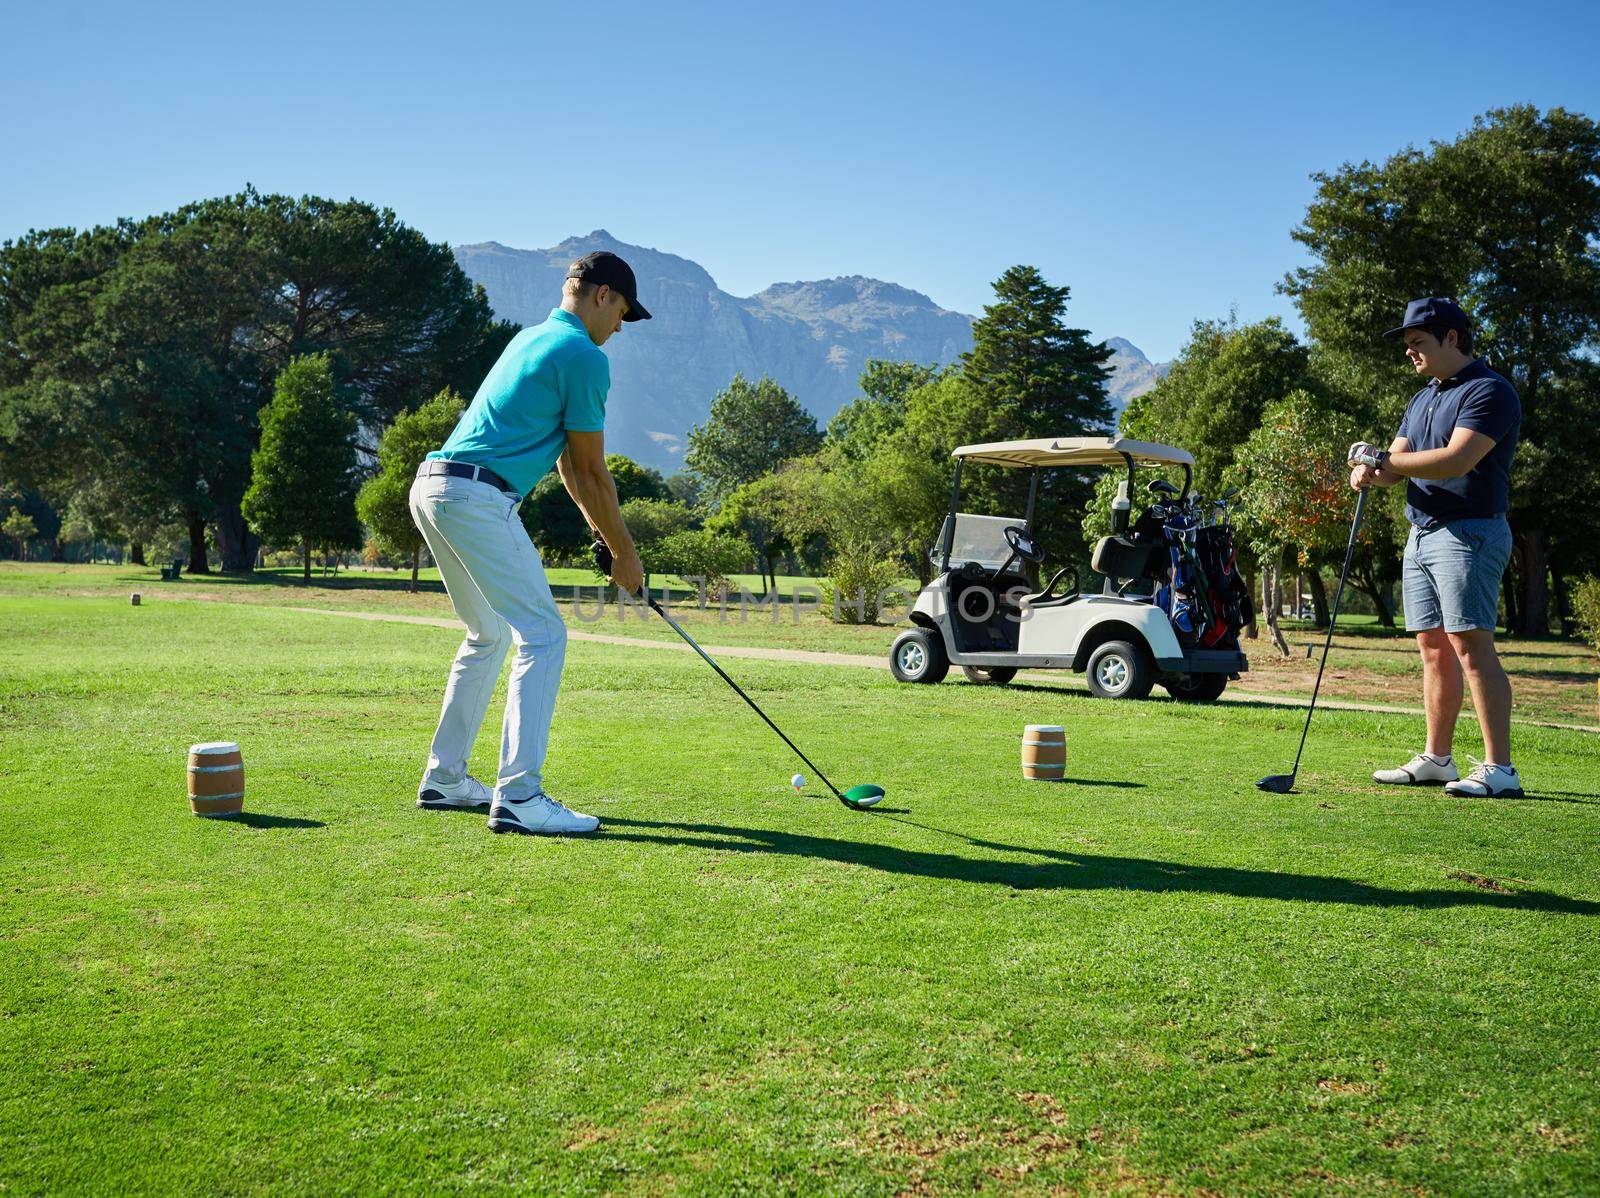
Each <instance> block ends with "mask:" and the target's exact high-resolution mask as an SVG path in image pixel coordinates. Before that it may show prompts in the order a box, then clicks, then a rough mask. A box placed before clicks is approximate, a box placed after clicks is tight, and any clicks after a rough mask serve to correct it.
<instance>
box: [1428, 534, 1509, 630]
mask: <svg viewBox="0 0 1600 1198" xmlns="http://www.w3.org/2000/svg"><path fill="white" fill-rule="evenodd" d="M1510 560H1511V526H1510V525H1509V524H1507V523H1506V518H1505V517H1504V516H1490V517H1488V518H1486V519H1480V520H1453V521H1451V522H1450V523H1449V524H1441V525H1438V526H1437V527H1435V528H1427V529H1423V528H1417V527H1416V526H1415V525H1413V526H1412V529H1411V535H1410V536H1409V537H1407V538H1406V556H1405V573H1404V583H1403V586H1402V592H1403V594H1404V596H1405V605H1406V631H1407V632H1422V631H1425V630H1426V629H1429V628H1443V629H1444V630H1445V631H1446V632H1466V631H1468V630H1469V629H1472V628H1487V629H1488V630H1489V631H1491V632H1493V631H1494V626H1495V624H1496V623H1497V621H1498V610H1499V606H1498V605H1499V600H1500V576H1501V575H1502V574H1504V573H1505V572H1506V563H1507V562H1508V561H1510Z"/></svg>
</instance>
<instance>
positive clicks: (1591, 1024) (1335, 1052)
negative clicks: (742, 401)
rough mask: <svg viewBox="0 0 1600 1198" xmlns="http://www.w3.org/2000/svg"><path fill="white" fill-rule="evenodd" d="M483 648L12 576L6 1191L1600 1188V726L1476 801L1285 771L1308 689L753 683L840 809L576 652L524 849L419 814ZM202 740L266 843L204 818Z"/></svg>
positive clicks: (1528, 741) (1391, 750)
mask: <svg viewBox="0 0 1600 1198" xmlns="http://www.w3.org/2000/svg"><path fill="white" fill-rule="evenodd" d="M455 643H456V635H455V634H454V633H452V632H450V631H448V630H445V629H436V628H430V627H426V626H415V625H398V624H384V623H370V622H364V621H351V620H346V619H338V618H334V617H325V616H317V615H306V614H301V613H298V612H292V611H286V610H283V609H282V608H281V607H275V606H270V605H224V604H199V603H196V604H177V603H152V604H151V605H149V606H145V607H141V608H137V609H136V608H132V607H130V606H128V604H127V602H126V600H125V599H120V598H110V597H84V598H66V597H63V596H61V595H59V594H53V593H47V592H44V591H41V592H40V593H35V594H32V595H24V596H16V595H13V596H11V597H6V598H0V651H3V653H4V655H5V656H4V660H5V662H6V668H5V670H4V671H3V674H0V838H3V839H0V843H3V844H4V845H5V849H4V851H3V852H0V895H4V899H3V901H0V939H3V941H4V944H3V948H0V1077H4V1078H5V1079H6V1083H5V1085H4V1086H0V1193H7V1194H11V1193H17V1194H31V1193H43V1192H53V1193H72V1194H80V1193H119V1194H131V1193H156V1192H207V1193H218V1194H247V1193H269V1192H270V1193H274V1194H277V1193H294V1194H311V1195H321V1194H330V1193H354V1192H363V1193H366V1192H384V1193H416V1194H435V1193H465V1192H539V1193H561V1194H565V1193H571V1194H598V1193H623V1194H632V1193H662V1192H672V1191H681V1192H685V1193H697V1194H726V1193H733V1192H741V1191H746V1192H757V1193H778V1192H818V1193H821V1192H826V1193H847V1194H849V1193H854V1194H873V1195H878V1194H882V1195H889V1194H897V1193H905V1192H912V1193H923V1194H932V1193H950V1194H953V1193H963V1192H970V1191H972V1190H974V1189H980V1188H990V1189H996V1190H998V1189H1002V1188H1004V1189H1013V1190H1017V1191H1020V1192H1035V1193H1045V1192H1048V1191H1049V1190H1051V1189H1052V1187H1063V1188H1064V1189H1065V1190H1066V1191H1067V1192H1078V1191H1088V1192H1102V1191H1103V1192H1123V1193H1143V1194H1158V1193H1159V1194H1197V1195H1198V1194H1204V1193H1227V1194H1281V1193H1284V1192H1291V1191H1292V1192H1295V1193H1311V1194H1320V1193H1327V1194H1335V1193H1338V1194H1343V1193H1351V1192H1357V1193H1380V1192H1411V1193H1427V1194H1433V1193H1450V1194H1486V1195H1487V1194H1504V1193H1535V1192H1547V1193H1579V1192H1593V1191H1594V1190H1595V1189H1596V1188H1597V1187H1600V1152H1597V1143H1596V1136H1597V1134H1600V1133H1597V1132H1596V1128H1597V1126H1600V1086H1597V1084H1596V1083H1597V1068H1600V1061H1597V1057H1596V1047H1595V1046H1596V1044H1597V1042H1600V1014H1597V1012H1600V985H1597V981H1596V979H1597V978H1600V935H1597V934H1596V933H1597V930H1600V868H1597V865H1596V860H1595V844H1596V840H1597V833H1600V738H1596V737H1593V736H1586V735H1583V734H1578V733H1569V732H1561V731H1557V730H1551V729H1539V728H1531V729H1523V730H1520V731H1519V764H1520V766H1521V768H1522V769H1523V771H1524V773H1525V776H1526V777H1527V778H1528V780H1529V782H1530V784H1531V786H1532V787H1533V788H1534V789H1535V790H1536V791H1537V792H1538V793H1539V794H1540V795H1541V796H1542V799H1543V801H1525V802H1474V801H1470V800H1454V799H1448V798H1445V797H1443V796H1442V795H1441V794H1440V793H1439V792H1436V791H1435V792H1429V793H1406V792H1404V791H1400V790H1381V789H1375V788H1372V787H1370V786H1367V785H1364V784H1363V783H1361V781H1360V779H1361V778H1362V777H1363V776H1364V775H1365V772H1366V771H1367V770H1369V769H1371V768H1372V767H1373V766H1375V765H1377V764H1380V763H1388V762H1389V760H1390V758H1392V757H1393V756H1394V754H1395V752H1396V749H1397V747H1398V746H1407V745H1409V744H1411V743H1412V741H1413V740H1414V739H1415V737H1416V735H1417V731H1418V729H1417V721H1415V720H1411V719H1409V718H1404V717H1394V716H1383V715H1375V714H1366V713H1358V712H1340V711H1329V712H1327V713H1325V714H1323V713H1319V714H1318V716H1317V723H1316V727H1315V728H1314V730H1313V734H1312V740H1311V743H1310V744H1309V746H1308V748H1307V760H1306V766H1305V768H1304V769H1303V770H1302V773H1301V793H1299V794H1295V795H1288V796H1269V795H1263V794H1261V793H1259V792H1257V791H1256V790H1255V789H1254V788H1253V786H1252V785H1251V783H1252V782H1253V781H1254V779H1255V778H1256V777H1257V776H1259V775H1261V774H1265V773H1272V772H1277V771H1279V770H1281V769H1284V768H1287V766H1288V763H1289V761H1290V760H1291V759H1292V756H1293V750H1294V745H1295V742H1296V739H1297V738H1298V735H1299V729H1300V722H1301V717H1302V713H1301V711H1300V710H1299V709H1295V708H1287V707H1281V706H1276V705H1272V704H1255V705H1235V706H1226V707H1224V706H1213V707H1184V706H1179V705H1175V704H1157V703H1147V704H1128V705H1116V704H1106V703H1098V702H1095V701H1093V700H1090V699H1088V698H1085V697H1082V696H1079V695H1076V694H1073V693H1070V692H1065V691H1062V690H1059V689H1056V688H1051V687H1043V688H1022V687H1013V688H1006V689H1003V690H1002V689H994V688H979V687H972V686H967V685H964V684H956V683H951V684H947V685H945V686H940V687H927V688H920V687H918V688H912V687H898V686H895V685H894V684H893V683H891V682H890V681H889V679H888V676H887V674H886V673H882V672H879V671H866V670H853V669H847V668H826V667H810V666H797V665H792V664H785V663H769V662H760V661H745V660H741V661H738V662H734V663H729V664H730V668H731V669H732V670H733V672H734V673H735V674H736V676H737V677H738V678H739V679H740V680H741V682H743V683H744V684H745V685H746V686H747V688H748V689H749V690H750V691H751V692H752V694H753V695H754V696H755V697H756V698H757V701H758V702H761V703H762V704H763V705H764V706H765V707H766V708H767V710H768V711H769V712H770V713H771V714H772V715H773V716H774V717H775V718H776V719H777V720H778V721H779V723H780V724H781V725H782V726H783V727H784V728H785V729H786V730H787V731H789V732H790V734H791V735H793V736H795V737H796V738H797V739H798V740H799V741H800V743H801V744H802V746H804V747H806V748H807V751H808V752H810V753H811V754H812V756H813V757H814V758H815V759H816V760H817V761H818V764H820V765H822V766H823V768H824V769H827V770H828V771H829V772H830V774H832V776H833V777H834V780H835V781H836V782H838V783H839V784H840V785H841V786H843V785H845V784H847V783H853V782H860V781H873V782H878V783H881V784H882V785H884V786H886V787H887V788H888V791H889V798H888V799H887V800H886V802H885V804H884V806H883V808H880V809H879V811H877V812H875V813H871V814H853V813H850V812H847V811H845V810H844V809H843V808H841V807H840V806H838V804H836V803H833V802H831V801H827V800H824V799H822V798H820V797H819V796H818V794H817V787H816V786H815V783H813V786H812V788H811V789H810V791H809V792H808V796H807V797H805V798H797V797H796V796H794V794H793V793H792V792H791V791H790V790H789V789H788V786H787V779H788V776H789V775H790V774H791V773H792V772H793V770H794V763H793V762H792V760H791V759H790V758H789V757H788V756H787V755H786V751H785V750H784V749H783V748H782V745H781V744H780V743H779V742H778V741H777V740H776V738H775V737H773V736H771V734H770V733H769V732H768V731H767V730H766V729H765V728H764V727H763V726H762V725H761V724H760V722H759V721H758V720H757V719H756V718H755V716H754V715H753V713H751V712H749V711H748V710H746V709H745V708H744V707H743V705H742V704H740V703H739V702H738V699H737V697H735V696H734V695H732V694H731V693H730V692H728V691H727V689H726V688H725V687H724V686H723V685H722V684H721V683H720V682H719V681H718V680H717V679H716V678H715V677H714V676H713V675H712V674H711V672H710V671H709V670H708V669H706V668H705V666H704V664H703V663H701V662H699V661H698V660H697V659H695V658H693V657H691V656H689V655H677V654H662V653H656V652H651V651H649V650H638V649H624V648H618V647H615V646H608V645H595V644H589V643H582V642H576V641H575V642H573V643H572V644H571V646H570V648H569V658H568V665H567V671H566V677H565V681H564V684H563V691H562V697H561V700H560V703H559V705H558V708H557V715H556V723H555V728H554V733H553V743H552V749H551V759H550V767H549V772H548V784H549V786H550V788H551V790H552V792H553V793H556V794H557V795H559V796H562V797H565V798H567V799H568V800H569V801H570V802H571V803H572V804H573V805H574V806H576V807H579V808H580V809H585V810H590V811H593V812H595V813H596V814H599V815H600V816H601V817H602V818H603V819H604V821H605V826H604V831H603V832H602V834H601V835H599V836H598V837H595V838H592V839H587V840H577V839H573V840H555V841H546V840H539V841H530V840H523V839H514V838H501V837H492V836H490V835H488V834H487V832H486V831H485V830H484V827H483V821H482V817H481V816H478V815H468V814H439V813H427V812H419V811H417V810H416V809H415V808H414V807H413V806H412V805H411V800H412V796H413V793H414V787H415V783H416V780H417V775H418V773H419V770H420V766H421V757H422V755H423V753H424V752H425V748H426V743H427V739H428V736H429V734H430V733H431V730H432V726H433V721H434V719H435V717H436V715H437V705H438V698H439V689H440V686H441V685H442V682H443V678H444V673H445V669H446V666H447V663H448V660H449V658H450V656H451V654H452V652H453V650H454V646H455ZM498 716H499V709H498V705H497V706H496V708H494V709H493V710H492V711H491V715H490V721H491V723H493V721H496V720H497V719H498ZM1030 722H1033V723H1037V722H1059V723H1062V724H1064V725H1065V726H1066V727H1067V729H1068V745H1069V750H1068V751H1069V764H1070V768H1069V770H1068V773H1069V775H1070V777H1071V778H1072V781H1070V782H1069V783H1067V784H1063V785H1054V786H1051V785H1042V784H1029V783H1024V782H1022V781H1021V780H1020V778H1019V776H1018V774H1019V771H1018V767H1017V754H1018V739H1019V733H1020V730H1021V727H1022V725H1023V724H1024V723H1030ZM218 738H228V739H237V740H239V741H240V742H241V743H242V745H243V747H244V753H245V761H246V775H247V785H248V792H249V797H248V800H247V804H248V809H249V812H250V815H249V817H248V818H247V819H245V820H243V821H237V822H224V821H203V820H198V819H195V818H193V817H191V816H190V815H189V814H188V811H187V804H186V802H185V799H184V770H183V765H184V751H185V749H186V747H187V746H188V744H190V743H191V742H193V741H197V740H209V739H218ZM496 740H497V737H496V736H494V734H493V732H492V730H489V729H486V731H485V735H484V737H483V739H482V742H481V751H480V754H479V756H478V758H477V759H476V761H475V767H476V772H478V773H479V774H480V776H492V772H493V761H492V757H491V756H490V755H491V754H492V753H493V751H494V748H495V742H496Z"/></svg>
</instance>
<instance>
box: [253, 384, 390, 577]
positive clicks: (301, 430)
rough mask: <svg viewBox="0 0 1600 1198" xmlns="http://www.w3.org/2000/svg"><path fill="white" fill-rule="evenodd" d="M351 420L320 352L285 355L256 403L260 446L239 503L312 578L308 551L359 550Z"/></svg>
mask: <svg viewBox="0 0 1600 1198" xmlns="http://www.w3.org/2000/svg"><path fill="white" fill-rule="evenodd" d="M355 436H356V420H355V417H354V416H352V415H350V414H349V413H348V412H345V411H342V410H341V409H340V408H339V406H338V404H337V403H336V402H335V399H334V393H333V369H332V364H331V359H330V358H329V355H327V354H307V355H305V356H303V357H298V358H292V359H290V361H289V364H288V365H287V366H286V367H284V369H283V371H282V373H280V374H279V375H278V378H277V382H276V383H275V385H274V387H273V392H272V401H271V402H270V403H269V404H267V406H266V407H264V408H262V409H261V445H260V447H259V448H258V449H257V450H256V451H255V453H254V455H253V456H252V458H251V462H250V468H251V475H252V481H251V483H250V489H249V490H248V491H246V492H245V496H244V502H243V503H242V505H241V507H240V511H241V512H242V513H243V515H244V518H245V519H246V520H247V521H248V522H249V523H250V526H251V527H252V528H253V529H254V530H255V532H256V534H257V535H258V536H260V537H261V539H262V540H263V541H264V542H266V543H267V544H269V545H285V546H286V545H298V546H299V547H300V550H301V554H302V556H303V559H304V562H305V573H304V577H305V579H306V581H307V582H309V581H310V580H311V551H312V549H313V548H317V549H358V548H360V546H361V524H360V522H359V521H358V520H357V519H356V445H355Z"/></svg>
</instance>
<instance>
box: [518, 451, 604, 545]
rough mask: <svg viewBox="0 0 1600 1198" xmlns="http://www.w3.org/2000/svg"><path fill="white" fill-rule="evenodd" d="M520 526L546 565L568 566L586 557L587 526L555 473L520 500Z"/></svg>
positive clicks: (546, 476) (540, 481)
mask: <svg viewBox="0 0 1600 1198" xmlns="http://www.w3.org/2000/svg"><path fill="white" fill-rule="evenodd" d="M522 526H523V527H524V528H525V529H527V530H528V538H529V539H530V540H531V541H532V542H533V543H534V544H535V545H537V546H538V547H539V555H540V556H541V557H543V558H545V559H546V560H547V561H551V562H570V561H571V560H572V559H573V558H575V557H578V556H579V555H580V554H587V553H588V550H589V545H590V543H591V533H590V531H589V525H588V524H587V523H586V522H585V521H584V518H583V513H582V512H581V511H579V510H578V505H577V504H575V503H573V502H572V497H571V496H570V495H568V494H567V489H566V487H565V486H564V485H563V484H562V482H561V477H560V476H559V475H558V474H556V473H555V471H551V472H550V473H549V474H546V475H545V476H544V477H543V478H541V479H540V480H539V481H538V482H537V483H536V484H534V488H533V490H532V491H530V492H529V493H528V495H527V497H526V498H525V499H523V501H522Z"/></svg>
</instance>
